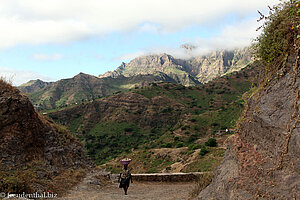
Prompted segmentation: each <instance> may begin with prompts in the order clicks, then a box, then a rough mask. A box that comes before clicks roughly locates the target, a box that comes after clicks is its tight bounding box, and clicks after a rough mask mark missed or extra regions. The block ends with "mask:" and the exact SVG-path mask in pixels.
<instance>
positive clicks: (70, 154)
mask: <svg viewBox="0 0 300 200" xmlns="http://www.w3.org/2000/svg"><path fill="white" fill-rule="evenodd" d="M0 160H1V162H0V170H1V172H9V171H10V170H20V169H23V168H25V167H26V166H28V165H33V166H35V165H36V163H39V164H38V167H40V168H41V169H43V170H42V171H43V172H40V174H39V175H37V178H41V179H43V178H45V176H47V177H53V176H56V175H58V174H60V173H61V172H63V171H64V170H66V169H78V168H85V167H87V166H89V165H90V161H89V160H88V158H87V156H86V154H85V152H84V150H83V147H82V145H81V144H80V143H79V142H78V141H77V139H75V138H74V137H72V136H71V135H70V134H69V133H68V132H66V131H64V130H62V129H61V128H60V127H58V126H57V125H55V124H54V123H53V122H52V121H50V120H48V119H46V118H44V117H43V116H40V115H39V114H38V113H36V112H35V110H34V108H33V105H32V104H31V103H30V101H29V99H28V98H27V97H26V96H23V95H22V94H20V91H19V90H18V89H16V88H14V87H12V86H10V85H8V84H6V83H5V82H3V81H0ZM33 163H35V164H33ZM2 184H3V182H2V183H1V184H0V185H1V189H3V187H2ZM28 184H31V183H30V182H29V183H28Z"/></svg>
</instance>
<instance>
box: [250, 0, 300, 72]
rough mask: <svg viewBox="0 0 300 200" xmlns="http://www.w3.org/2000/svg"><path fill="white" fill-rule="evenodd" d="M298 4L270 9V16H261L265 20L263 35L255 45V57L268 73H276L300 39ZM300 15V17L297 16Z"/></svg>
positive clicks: (286, 3)
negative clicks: (298, 38)
mask: <svg viewBox="0 0 300 200" xmlns="http://www.w3.org/2000/svg"><path fill="white" fill-rule="evenodd" d="M297 3H298V4H299V1H295V0H291V1H288V2H283V3H280V4H279V5H277V6H274V7H273V8H270V7H269V8H270V15H269V16H265V15H263V14H262V13H260V12H259V14H260V15H261V18H260V20H264V24H263V26H261V27H259V29H260V28H263V31H262V34H261V35H260V36H259V37H257V38H256V40H255V43H254V44H253V47H252V48H253V50H254V55H255V57H256V58H258V60H260V61H261V62H262V63H263V64H264V65H265V66H266V73H271V75H272V73H274V72H276V71H277V70H278V69H279V68H280V67H281V66H282V65H283V63H284V62H285V60H286V59H287V55H288V54H289V53H290V52H291V51H292V49H293V48H294V47H293V45H294V44H295V43H296V40H297V37H299V13H298V14H297V9H298V8H297ZM297 15H298V16H297Z"/></svg>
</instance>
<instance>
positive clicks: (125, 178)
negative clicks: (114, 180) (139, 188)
mask: <svg viewBox="0 0 300 200" xmlns="http://www.w3.org/2000/svg"><path fill="white" fill-rule="evenodd" d="M130 161H131V159H127V160H121V163H122V164H123V165H124V168H123V170H122V172H121V173H120V176H119V180H118V182H120V186H119V188H123V189H124V192H125V195H127V190H128V187H129V182H130V181H131V183H133V181H132V176H131V173H130V170H129V169H128V164H129V163H130ZM120 179H121V180H120Z"/></svg>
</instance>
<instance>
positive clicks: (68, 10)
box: [0, 0, 279, 85]
mask: <svg viewBox="0 0 300 200" xmlns="http://www.w3.org/2000/svg"><path fill="white" fill-rule="evenodd" d="M278 3H279V0H244V1H241V0H214V1H209V0H109V1H108V0H97V1H95V0H84V1H83V0H63V1H62V0H0V27H1V31H0V77H5V78H6V79H7V80H9V81H11V82H12V83H13V84H14V85H20V84H22V83H25V82H27V81H29V80H35V79H41V80H43V81H56V80H59V79H63V78H71V77H73V76H75V75H76V74H78V73H80V72H83V73H87V74H91V75H95V76H97V75H99V74H103V73H105V72H106V71H109V70H110V71H112V70H115V69H116V68H117V67H118V66H119V65H120V64H121V62H129V61H130V60H131V59H134V58H135V57H137V56H142V55H147V54H156V53H168V54H171V55H173V56H174V57H176V58H186V56H187V55H186V53H185V52H184V50H183V49H182V48H180V45H182V44H192V45H195V46H197V52H196V53H197V54H199V55H201V54H205V53H208V52H209V51H212V50H216V49H234V48H240V47H245V46H249V45H250V44H251V41H252V40H253V39H254V38H255V37H257V36H258V34H259V32H257V31H256V29H257V28H258V27H259V26H260V25H261V24H260V23H262V22H257V19H258V18H259V17H260V16H259V14H258V12H257V10H259V11H261V12H263V13H264V14H268V7H267V6H268V5H270V6H272V5H275V4H278Z"/></svg>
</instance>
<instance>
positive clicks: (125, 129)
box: [124, 127, 133, 132]
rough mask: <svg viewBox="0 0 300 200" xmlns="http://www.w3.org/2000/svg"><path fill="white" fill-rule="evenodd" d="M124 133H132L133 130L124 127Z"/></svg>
mask: <svg viewBox="0 0 300 200" xmlns="http://www.w3.org/2000/svg"><path fill="white" fill-rule="evenodd" d="M124 131H125V132H132V131H133V128H131V127H126V128H124Z"/></svg>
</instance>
